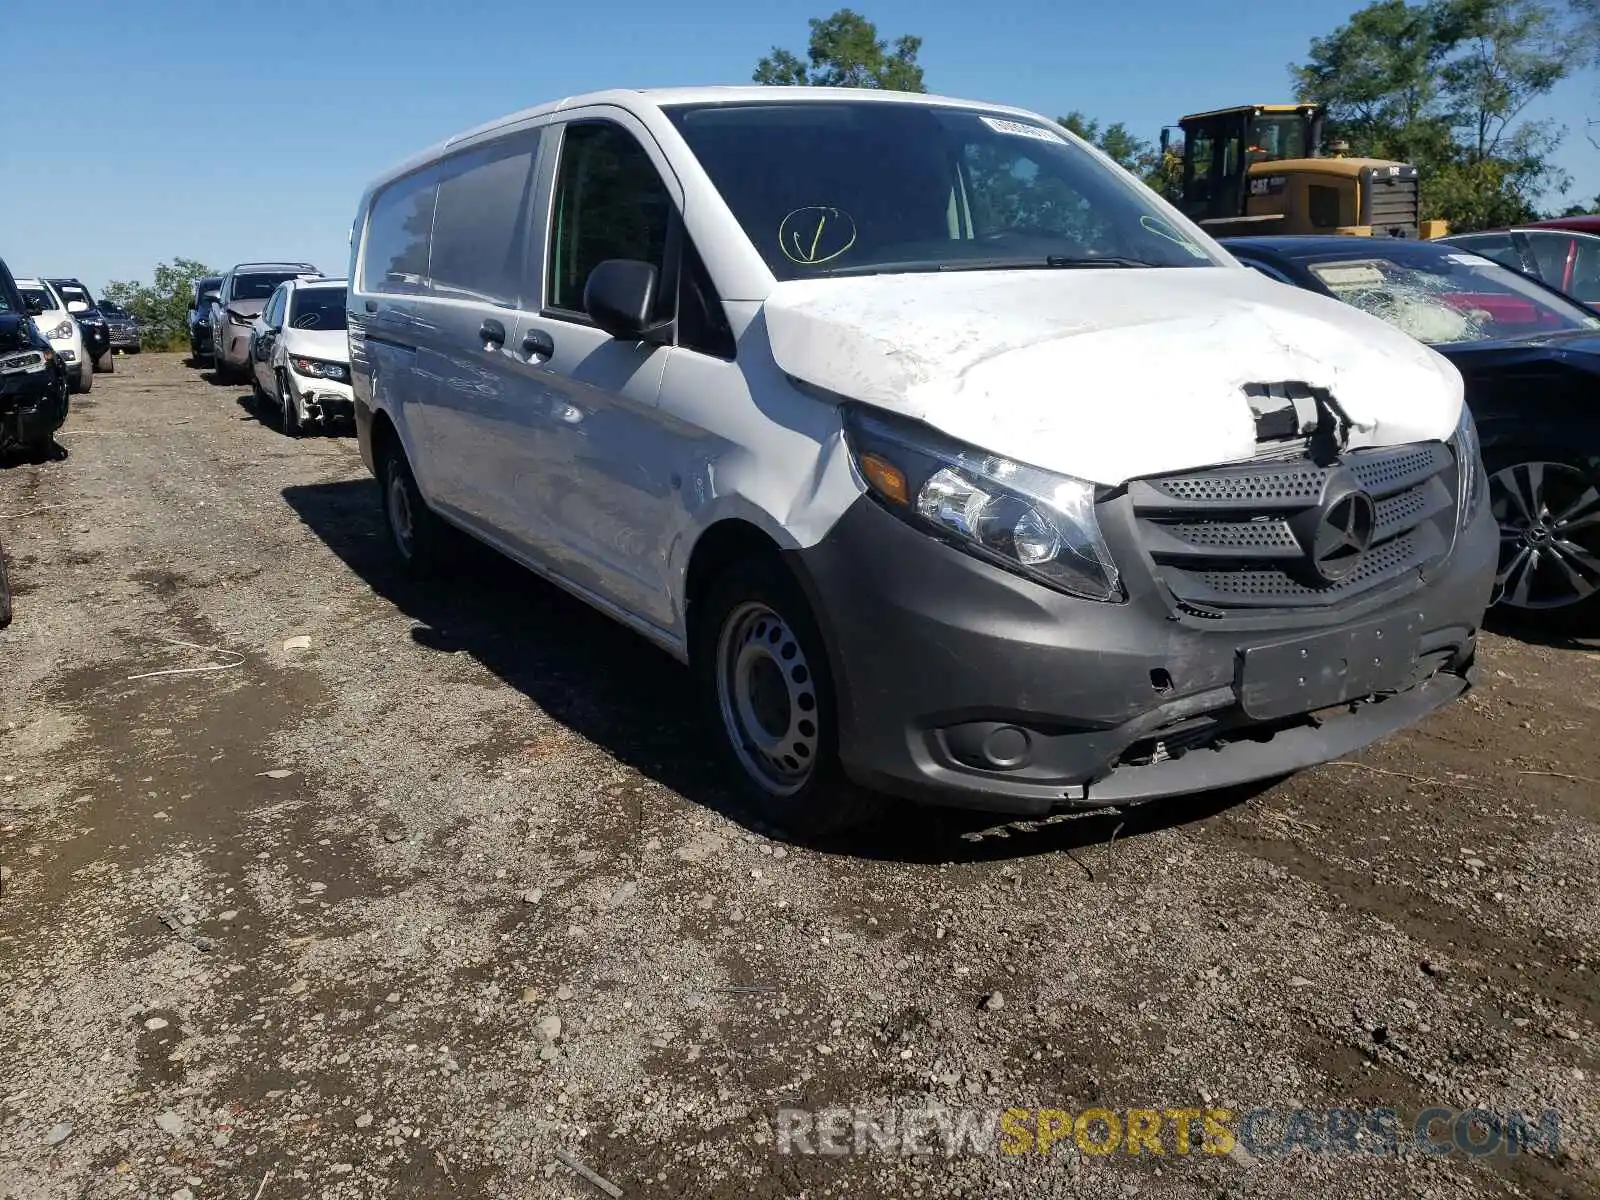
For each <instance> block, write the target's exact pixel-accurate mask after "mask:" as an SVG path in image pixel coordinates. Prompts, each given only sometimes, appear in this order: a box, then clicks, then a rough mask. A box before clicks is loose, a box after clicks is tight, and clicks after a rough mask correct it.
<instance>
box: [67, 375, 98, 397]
mask: <svg viewBox="0 0 1600 1200" xmlns="http://www.w3.org/2000/svg"><path fill="white" fill-rule="evenodd" d="M92 387H94V371H93V370H92V369H90V370H85V371H79V372H78V378H77V379H76V380H73V381H72V382H71V383H69V385H68V390H69V391H71V392H72V394H74V395H77V396H82V395H85V394H87V393H88V391H89V389H90V388H92Z"/></svg>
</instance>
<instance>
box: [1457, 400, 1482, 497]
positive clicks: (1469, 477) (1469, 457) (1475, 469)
mask: <svg viewBox="0 0 1600 1200" xmlns="http://www.w3.org/2000/svg"><path fill="white" fill-rule="evenodd" d="M1450 448H1451V449H1452V450H1453V451H1455V455H1456V480H1457V494H1456V512H1457V514H1458V519H1459V521H1460V523H1461V524H1463V525H1465V524H1466V523H1467V522H1468V521H1470V520H1472V518H1473V517H1475V516H1477V515H1478V505H1480V504H1482V503H1483V487H1484V470H1483V451H1482V449H1481V448H1480V447H1479V445H1478V426H1477V423H1476V422H1475V421H1474V420H1473V419H1472V410H1471V409H1470V408H1468V407H1467V402H1466V401H1465V400H1463V401H1462V402H1461V420H1460V421H1458V422H1457V423H1456V431H1455V434H1454V435H1453V436H1452V437H1451V438H1450Z"/></svg>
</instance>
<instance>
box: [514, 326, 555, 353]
mask: <svg viewBox="0 0 1600 1200" xmlns="http://www.w3.org/2000/svg"><path fill="white" fill-rule="evenodd" d="M522 352H523V353H524V354H526V355H527V356H528V357H529V358H554V357H555V354H556V342H555V339H554V338H553V337H551V336H550V335H549V334H548V333H546V332H545V331H544V330H542V329H530V330H528V332H527V333H525V334H523V336H522Z"/></svg>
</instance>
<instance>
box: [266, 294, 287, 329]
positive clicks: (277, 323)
mask: <svg viewBox="0 0 1600 1200" xmlns="http://www.w3.org/2000/svg"><path fill="white" fill-rule="evenodd" d="M283 297H284V290H283V288H281V287H280V288H278V290H277V291H275V292H273V293H272V299H271V300H268V301H267V307H266V311H265V312H263V313H262V314H261V315H262V318H263V320H262V324H263V325H265V326H266V327H267V328H268V329H278V328H280V327H281V326H282V325H283Z"/></svg>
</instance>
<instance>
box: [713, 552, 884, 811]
mask: <svg viewBox="0 0 1600 1200" xmlns="http://www.w3.org/2000/svg"><path fill="white" fill-rule="evenodd" d="M695 608H696V609H697V610H698V612H697V615H696V616H695V618H694V628H693V630H692V632H691V639H692V640H691V648H690V661H691V663H692V665H693V670H694V674H695V685H696V690H697V691H698V693H699V697H700V704H701V708H702V711H703V713H704V715H705V718H706V721H707V723H708V725H709V727H710V730H711V732H712V735H713V736H714V737H715V738H716V740H717V744H718V749H719V752H720V754H721V756H722V757H723V759H724V760H725V762H726V763H727V766H728V768H729V771H730V774H731V775H732V776H733V778H734V780H735V781H736V783H737V785H738V789H739V793H740V797H741V800H742V801H743V804H744V807H745V808H746V809H747V810H748V812H749V813H750V815H751V816H753V817H755V818H756V819H757V820H758V821H759V822H760V823H761V824H763V825H766V826H769V827H771V828H773V829H776V830H778V831H780V832H782V833H784V834H787V835H789V836H791V837H797V838H802V839H810V838H817V837H823V836H826V835H828V834H834V833H839V832H842V831H843V830H846V829H849V828H851V827H853V826H857V825H861V824H863V823H865V822H867V821H869V820H871V819H872V818H873V817H875V816H877V815H878V813H879V812H880V811H881V810H882V808H883V804H884V801H883V798H882V797H880V796H877V795H875V794H873V793H871V792H868V791H866V790H865V789H862V788H860V787H858V786H856V785H855V784H853V783H851V782H850V780H849V779H847V778H846V777H845V774H844V770H843V768H842V767H841V766H840V765H839V753H838V730H837V726H836V722H837V713H838V709H837V708H836V706H835V702H834V691H833V679H832V672H831V671H830V670H829V668H828V656H827V647H826V645H825V643H824V641H823V638H822V634H821V632H820V631H819V630H818V628H817V624H816V620H815V618H814V617H813V616H812V613H811V606H810V605H809V604H808V603H807V602H806V598H805V594H804V593H803V592H802V591H801V590H800V587H799V585H798V584H796V583H795V581H794V578H793V576H791V575H790V574H789V572H788V570H787V569H786V568H785V567H784V566H783V564H782V563H781V562H780V561H778V559H777V558H776V557H771V558H767V557H758V558H751V559H746V560H744V561H742V562H738V563H735V564H734V565H733V566H731V567H729V568H727V569H726V570H725V571H723V573H722V574H721V575H719V576H718V577H717V578H716V579H715V580H713V581H712V582H711V584H710V585H709V586H708V587H707V588H706V591H705V594H704V596H703V597H700V598H697V600H696V601H695ZM780 692H781V693H782V695H781V696H780V695H779V693H780ZM762 693H764V695H763V694H762ZM763 710H765V711H763ZM763 718H765V719H763ZM752 722H753V723H754V725H755V730H754V731H752V730H751V724H752ZM778 726H782V727H783V729H784V732H783V733H782V734H774V733H772V729H773V728H775V727H778ZM759 738H765V739H766V742H767V744H766V746H765V747H762V746H760V745H758V744H757V739H759Z"/></svg>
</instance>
